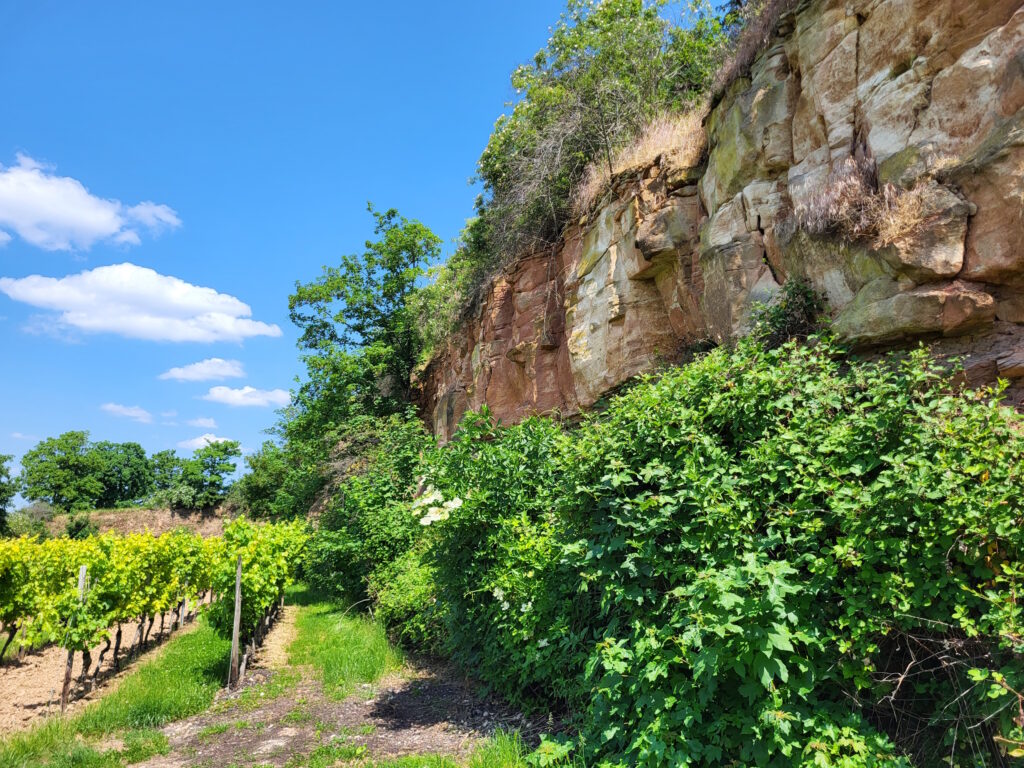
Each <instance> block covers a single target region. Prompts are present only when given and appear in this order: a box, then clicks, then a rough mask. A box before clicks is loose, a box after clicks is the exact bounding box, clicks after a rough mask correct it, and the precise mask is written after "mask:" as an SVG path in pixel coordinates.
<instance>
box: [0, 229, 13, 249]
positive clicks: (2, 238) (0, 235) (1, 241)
mask: <svg viewBox="0 0 1024 768" xmlns="http://www.w3.org/2000/svg"><path fill="white" fill-rule="evenodd" d="M9 242H11V236H10V235H9V234H7V233H6V232H4V231H3V230H2V229H0V248H3V247H4V246H5V245H7V244H8V243H9Z"/></svg>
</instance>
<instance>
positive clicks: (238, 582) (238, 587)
mask: <svg viewBox="0 0 1024 768" xmlns="http://www.w3.org/2000/svg"><path fill="white" fill-rule="evenodd" d="M241 626H242V556H241V555H239V556H238V565H236V566H235V620H234V623H233V624H232V625H231V666H230V667H229V668H228V687H229V688H234V687H235V686H236V685H238V634H239V630H240V629H241Z"/></svg>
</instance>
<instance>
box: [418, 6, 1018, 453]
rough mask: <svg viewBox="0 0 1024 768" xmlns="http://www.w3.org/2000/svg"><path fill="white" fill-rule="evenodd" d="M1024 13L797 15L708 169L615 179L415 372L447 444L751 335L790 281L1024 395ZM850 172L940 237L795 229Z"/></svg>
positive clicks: (724, 122) (743, 97) (867, 324)
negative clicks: (482, 422)
mask: <svg viewBox="0 0 1024 768" xmlns="http://www.w3.org/2000/svg"><path fill="white" fill-rule="evenodd" d="M1020 6H1021V2H1020V0H1012V1H1007V0H978V1H977V2H964V1H963V0H843V1H841V2H840V1H838V0H816V1H813V2H804V3H801V5H800V6H799V7H798V8H797V10H796V12H795V13H793V14H790V15H789V16H787V17H784V18H783V19H782V20H781V21H780V23H779V25H778V27H777V32H776V36H775V38H774V39H773V41H772V43H771V44H770V46H769V47H768V48H767V49H766V50H765V51H763V52H762V53H761V55H760V56H759V57H758V59H757V60H756V61H755V63H754V65H753V67H752V70H751V74H750V76H749V77H748V78H744V79H740V80H739V81H737V82H736V83H734V84H733V85H732V86H731V87H730V88H729V89H728V90H727V92H726V93H725V94H724V95H723V96H722V98H721V99H720V101H719V103H717V104H716V105H715V106H714V107H713V108H712V110H711V112H710V113H709V115H708V118H707V120H706V129H707V132H708V141H709V152H708V155H707V160H706V163H705V164H704V165H703V166H702V167H699V168H676V167H672V166H671V165H669V164H668V163H667V162H663V161H659V162H657V163H655V164H654V165H653V166H651V167H649V168H644V169H638V170H636V171H633V172H630V173H627V174H623V175H621V176H620V177H618V178H617V179H615V180H614V182H613V185H612V189H611V190H610V191H609V192H608V194H607V195H606V196H605V198H604V199H603V200H602V201H601V203H600V204H599V205H598V206H597V207H596V208H595V210H594V212H593V213H592V214H591V215H589V216H588V217H586V218H585V219H584V220H582V221H581V222H580V223H579V224H578V225H577V226H575V227H573V228H572V229H571V231H569V232H568V233H567V234H566V236H565V238H564V239H563V242H562V243H561V244H560V245H559V247H557V248H555V249H553V250H552V251H551V252H550V253H544V254H536V255H533V256H530V257H528V258H524V259H521V260H520V261H518V262H517V263H516V264H514V265H513V266H512V267H511V268H510V269H509V270H507V272H506V273H505V274H503V275H502V276H500V277H499V278H497V279H496V280H495V281H494V282H493V284H492V285H491V286H490V290H489V291H488V293H487V295H486V298H485V300H484V301H483V302H482V304H481V306H480V307H479V308H478V310H477V312H476V313H475V315H474V316H473V317H472V318H471V319H469V320H467V321H466V322H465V323H464V325H463V326H462V327H461V328H460V330H459V331H458V332H457V333H456V334H454V335H453V336H452V338H451V339H449V341H448V343H447V345H446V347H445V348H444V349H442V350H440V351H439V352H438V354H437V355H435V357H434V359H433V360H432V361H431V362H430V363H429V364H428V365H427V366H426V368H425V369H424V370H423V371H421V372H420V374H419V384H420V393H421V406H422V407H423V409H424V412H425V414H426V415H427V416H428V417H429V418H430V420H431V421H432V423H433V426H434V429H435V431H436V432H437V434H439V435H441V436H443V437H448V436H450V435H451V433H452V431H453V430H454V428H455V426H456V425H457V423H458V420H459V419H460V418H461V416H462V414H463V413H464V412H465V411H466V410H467V409H475V408H479V407H480V406H482V405H485V404H486V405H487V406H489V407H490V409H491V411H492V412H493V413H494V415H495V416H496V417H497V418H499V419H501V420H502V421H504V422H506V423H511V422H515V421H518V420H520V419H522V418H524V417H525V416H527V415H529V414H531V413H550V412H556V411H557V412H560V413H562V414H572V413H575V412H577V411H578V410H579V409H581V408H586V407H588V406H590V405H592V404H593V403H594V402H596V401H597V400H598V399H599V398H600V397H601V396H602V395H604V394H606V393H607V392H609V391H610V390H612V389H613V388H614V387H616V386H617V385H619V384H621V383H623V382H624V381H626V380H627V379H629V378H630V377H632V376H634V375H636V374H637V373H640V372H643V371H647V370H651V369H653V368H655V367H656V366H658V365H659V364H660V363H662V362H664V361H672V360H675V359H677V358H678V356H679V354H680V352H682V351H685V350H686V349H689V348H693V347H695V346H697V345H700V344H702V343H706V342H708V341H711V342H715V343H722V342H725V341H728V340H729V339H732V338H735V337H736V336H738V335H741V334H743V333H744V332H745V331H746V330H747V328H748V327H749V322H750V314H751V307H752V305H753V304H754V303H756V302H759V301H768V300H770V299H771V297H772V296H773V295H774V294H775V293H776V292H777V291H778V290H779V288H780V285H781V284H782V283H784V282H785V281H786V280H788V279H792V278H800V279H804V280H806V281H808V282H810V283H811V284H812V285H813V286H814V287H815V288H816V289H817V290H818V291H819V292H821V293H822V295H824V296H825V297H826V299H827V303H828V307H829V311H830V313H831V315H832V318H833V324H834V328H835V330H836V331H837V333H838V334H839V335H840V336H841V337H842V338H843V339H844V340H845V341H846V342H847V343H848V344H850V345H851V346H853V347H858V348H868V349H879V348H887V347H891V346H898V345H903V344H907V343H916V342H917V341H918V340H923V341H925V342H927V343H929V344H931V345H932V346H933V349H934V350H935V351H936V353H937V354H940V355H958V356H962V357H963V359H964V362H965V367H966V371H967V376H968V378H969V379H970V380H971V381H972V382H975V383H981V382H984V381H991V380H994V379H995V378H996V377H1002V378H1006V379H1009V380H1010V381H1011V388H1010V392H1009V397H1010V399H1011V401H1013V402H1015V403H1017V404H1020V403H1024V9H1022V8H1021V7H1020ZM851 158H852V159H856V160H857V161H858V162H860V163H861V165H862V166H869V167H871V168H873V169H874V170H875V173H876V175H877V179H878V183H879V184H886V183H890V184H893V185H894V186H895V187H897V188H899V189H904V190H911V189H916V190H918V191H923V194H922V195H921V200H922V201H923V205H922V208H921V210H920V212H919V215H920V217H921V219H922V220H923V221H924V222H925V226H924V227H923V228H922V229H921V230H920V231H919V232H917V233H915V234H913V235H908V236H906V237H902V238H898V239H896V240H895V241H894V242H892V243H887V244H886V245H885V246H884V247H879V246H877V245H876V244H875V243H874V242H873V241H872V240H871V239H870V238H849V237H840V236H838V235H836V234H835V233H828V232H826V233H825V234H809V233H808V232H807V231H806V230H805V229H803V228H801V227H799V226H795V225H794V221H795V220H796V219H795V217H794V211H799V210H801V208H803V207H806V206H808V205H810V204H813V201H814V198H815V196H816V195H819V194H820V193H821V191H822V190H823V189H826V188H827V187H828V185H829V183H830V175H832V174H834V173H835V172H837V171H838V170H839V169H841V168H842V167H845V165H849V164H850V163H851ZM844 164H845V165H844Z"/></svg>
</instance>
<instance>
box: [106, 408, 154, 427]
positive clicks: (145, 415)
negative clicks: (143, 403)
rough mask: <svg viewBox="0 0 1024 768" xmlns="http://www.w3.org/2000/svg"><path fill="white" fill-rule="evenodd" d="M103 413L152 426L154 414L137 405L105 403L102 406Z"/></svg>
mask: <svg viewBox="0 0 1024 768" xmlns="http://www.w3.org/2000/svg"><path fill="white" fill-rule="evenodd" d="M100 410H101V411H106V412H107V413H109V414H112V415H114V416H124V417H125V418H126V419H131V420H132V421H137V422H139V423H140V424H151V423H152V422H153V414H151V413H150V412H149V411H147V410H146V409H145V408H140V407H139V406H137V405H121V404H120V403H104V404H103V405H101V406H100Z"/></svg>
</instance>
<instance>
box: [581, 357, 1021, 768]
mask: <svg viewBox="0 0 1024 768" xmlns="http://www.w3.org/2000/svg"><path fill="white" fill-rule="evenodd" d="M1015 421H1016V419H1015V417H1014V416H1013V415H1011V413H1010V412H1009V411H1007V410H1006V409H1002V408H1000V407H999V406H998V405H997V398H996V397H994V396H992V395H987V396H986V395H983V394H982V395H978V396H975V395H973V394H971V393H968V394H965V395H958V394H955V393H952V392H951V391H950V388H949V383H948V380H947V379H946V377H945V376H944V374H943V373H942V372H941V371H939V370H938V369H936V368H935V367H934V365H933V364H931V363H930V362H929V361H928V358H927V355H926V354H925V353H924V352H923V351H922V352H917V353H915V354H913V355H911V356H910V357H909V358H906V359H903V360H897V359H890V360H889V361H887V362H885V363H882V364H868V363H854V364H852V365H851V366H850V368H849V370H844V360H843V359H842V357H841V356H840V355H839V353H838V351H837V350H836V349H834V348H833V347H832V346H831V345H830V344H828V343H827V342H822V343H820V344H818V345H817V346H816V347H815V348H806V347H799V346H796V345H793V344H788V345H786V346H783V347H781V348H779V349H777V350H773V351H765V350H764V349H763V348H762V347H759V346H758V345H756V344H752V343H746V342H745V343H742V344H741V345H740V348H739V349H738V350H736V351H735V352H731V353H730V352H727V351H725V350H718V351H715V352H713V353H711V354H709V355H708V356H707V357H705V358H703V359H702V360H700V361H698V362H696V363H693V364H691V365H689V366H687V367H686V368H683V369H680V370H679V371H677V372H674V373H671V374H668V375H666V376H664V377H663V378H662V379H660V380H659V381H657V382H651V383H650V384H648V385H645V386H640V387H636V388H634V389H633V390H632V391H631V392H630V393H628V394H626V395H625V396H623V397H622V398H620V399H619V400H617V401H616V402H615V403H614V404H613V406H612V407H611V408H610V409H609V411H608V412H607V413H606V414H605V416H604V418H602V419H601V420H599V421H598V420H595V421H591V422H590V423H588V424H587V425H586V426H585V427H584V428H583V429H582V430H580V433H579V439H578V441H576V443H575V445H574V455H573V464H574V465H576V466H578V467H579V468H580V475H579V483H578V486H577V489H576V492H575V493H576V495H575V498H576V500H577V504H576V505H575V508H574V509H573V510H572V515H573V518H574V520H575V521H576V523H577V525H579V526H581V527H582V528H583V529H584V530H585V531H586V532H587V538H586V544H585V545H576V546H574V547H572V546H571V547H570V552H571V553H572V555H573V557H574V562H575V563H576V565H577V567H578V568H579V571H580V574H581V576H582V578H583V579H584V581H585V583H586V584H587V585H588V589H593V590H596V591H597V593H598V594H599V595H600V597H601V614H600V619H599V620H598V621H597V625H598V626H600V627H601V628H602V630H601V639H600V640H599V642H598V643H597V645H596V647H595V650H594V653H593V654H592V656H591V658H590V659H589V661H588V685H589V687H590V689H591V692H592V695H593V700H592V704H591V706H590V709H589V711H588V714H587V718H586V719H587V722H588V726H587V729H586V732H587V734H588V736H589V741H588V749H590V750H591V751H592V752H593V753H594V754H599V755H601V756H603V757H610V758H612V759H614V760H615V761H618V762H619V763H623V764H633V765H637V764H659V763H660V762H661V761H665V762H668V763H674V764H683V765H686V764H693V765H717V764H720V761H723V760H725V761H733V760H739V761H740V762H742V763H746V764H758V765H791V764H809V765H815V764H842V765H858V766H859V765H901V764H905V762H906V760H905V758H904V757H901V756H900V755H901V753H905V754H910V755H913V756H914V757H915V761H916V762H917V763H918V764H919V765H934V764H936V762H938V761H939V760H940V759H941V755H943V754H950V752H951V751H952V750H954V744H953V742H954V740H959V741H958V744H959V748H960V749H963V750H965V754H968V753H969V752H970V751H971V750H975V751H978V752H982V753H984V752H985V751H989V752H991V751H992V750H994V749H995V747H994V745H993V743H992V742H991V741H989V742H988V743H987V744H986V743H985V741H986V738H985V737H983V736H980V735H969V734H970V731H971V730H974V731H975V733H976V732H977V729H978V727H979V726H978V724H979V723H981V722H983V721H985V719H986V718H992V721H999V722H1000V723H1001V727H1000V731H1001V733H1002V734H1003V736H1004V737H1005V738H1008V739H1011V740H1016V741H1019V740H1020V738H1021V733H1020V728H1019V726H1018V725H1015V724H1014V722H1013V719H1012V718H1013V714H1011V713H1015V712H1016V706H1017V701H1018V699H1017V697H1016V696H1015V695H1012V694H1010V693H1009V692H1008V691H1003V693H1001V694H1000V696H999V697H997V698H995V699H989V698H987V695H988V691H987V690H982V689H981V688H980V687H979V686H976V685H974V684H973V683H972V682H971V677H970V673H969V671H970V669H971V668H972V667H973V666H975V665H981V666H986V667H991V668H993V669H996V670H999V671H1000V672H1001V674H1004V675H1006V680H1007V685H1008V686H1009V687H1010V688H1012V689H1013V690H1020V684H1021V682H1022V678H1024V668H1022V666H1021V665H1020V664H1019V662H1015V661H1014V659H1015V653H1016V652H1018V650H1019V649H1018V647H1017V645H1018V641H1017V640H1015V639H1013V638H1016V637H1019V634H1018V629H1017V627H1018V626H1019V622H1020V609H1019V608H1018V607H1017V606H1016V605H1015V601H1014V600H1013V599H1012V595H1013V594H1014V592H1015V590H1016V589H1017V588H1018V586H1017V584H1016V580H1017V570H1016V569H1017V565H1016V563H1017V562H1018V561H1019V554H1020V552H1021V544H1022V543H1024V542H1022V540H1021V537H1022V533H1021V528H1020V526H1019V520H1020V516H1021V514H1022V511H1024V510H1022V502H1024V500H1022V497H1021V494H1020V491H1019V489H1020V487H1021V486H1020V484H1021V481H1022V478H1021V467H1022V466H1024V463H1022V461H1021V459H1022V458H1024V440H1022V438H1021V435H1020V433H1019V432H1018V431H1016V430H1015V428H1014V424H1015ZM993 553H998V554H993ZM967 638H975V641H974V642H973V643H966V645H965V640H966V639H967ZM982 638H983V639H982ZM975 643H977V644H975ZM925 649H928V653H927V654H925V653H924V650H925ZM931 654H936V655H943V656H945V657H946V658H948V659H949V665H948V666H945V667H944V668H943V669H942V670H941V671H939V670H937V669H935V662H934V661H929V660H928V659H929V658H932V659H934V656H931ZM897 669H898V670H899V671H900V672H904V671H906V672H908V673H910V674H911V675H912V677H913V683H911V684H908V685H907V686H906V688H905V689H904V688H901V687H900V686H899V685H898V683H899V681H900V678H899V676H898V675H896V674H893V672H894V670H897ZM958 696H959V697H960V698H959V699H958V700H957V697H958ZM954 700H957V707H958V709H956V710H953V711H951V710H950V704H951V703H952V702H953V701H954ZM1011 705H1012V706H1011ZM910 722H913V723H915V726H914V728H913V730H912V732H910V731H909V730H908V729H907V725H908V723H910ZM968 726H970V728H969V727H968ZM879 730H883V731H885V732H886V733H889V734H891V735H893V736H895V737H896V738H897V739H898V745H897V746H896V747H893V746H890V745H888V744H887V742H886V740H885V738H884V737H882V736H881V735H880V733H879ZM908 733H909V734H910V735H906V736H905V735H904V734H908ZM965 739H967V740H968V742H970V743H965V741H964V740H965ZM829 761H831V762H829Z"/></svg>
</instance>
